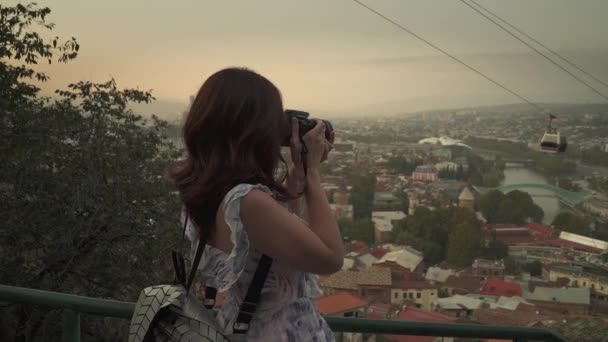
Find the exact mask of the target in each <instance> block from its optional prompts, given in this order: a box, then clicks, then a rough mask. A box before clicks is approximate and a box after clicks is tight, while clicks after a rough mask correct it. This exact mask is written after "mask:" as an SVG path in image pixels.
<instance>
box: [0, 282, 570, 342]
mask: <svg viewBox="0 0 608 342" xmlns="http://www.w3.org/2000/svg"><path fill="white" fill-rule="evenodd" d="M0 302H7V303H15V304H29V305H41V306H48V307H53V308H61V309H63V341H64V342H77V341H80V314H81V313H84V314H91V315H99V316H105V317H118V318H124V319H130V318H131V315H132V314H133V310H134V308H135V303H128V302H119V301H115V300H106V299H97V298H90V297H82V296H75V295H70V294H64V293H57V292H49V291H42V290H35V289H28V288H22V287H13V286H5V285H0ZM325 318H326V320H327V323H328V324H329V326H330V327H331V329H332V330H333V331H335V332H355V333H368V334H388V335H417V336H444V337H462V338H486V339H489V338H494V339H511V340H514V341H518V342H520V341H547V342H564V341H565V340H564V339H563V338H561V337H560V336H558V335H557V334H555V333H554V332H552V331H550V330H547V329H540V328H526V327H512V326H497V325H479V324H461V323H427V322H414V321H391V320H383V319H362V318H344V317H332V316H328V317H325Z"/></svg>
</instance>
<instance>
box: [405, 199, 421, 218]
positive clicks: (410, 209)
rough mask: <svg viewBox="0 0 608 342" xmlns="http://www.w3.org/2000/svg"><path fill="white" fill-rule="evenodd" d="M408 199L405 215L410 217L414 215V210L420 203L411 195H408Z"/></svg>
mask: <svg viewBox="0 0 608 342" xmlns="http://www.w3.org/2000/svg"><path fill="white" fill-rule="evenodd" d="M408 197H409V202H410V203H409V207H408V209H407V214H408V215H410V216H412V215H414V214H415V213H416V208H417V207H418V205H420V201H418V198H417V197H416V196H413V195H411V194H410V195H408Z"/></svg>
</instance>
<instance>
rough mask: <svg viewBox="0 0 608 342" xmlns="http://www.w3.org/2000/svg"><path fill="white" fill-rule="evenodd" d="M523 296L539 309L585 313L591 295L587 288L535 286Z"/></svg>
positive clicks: (588, 307)
mask: <svg viewBox="0 0 608 342" xmlns="http://www.w3.org/2000/svg"><path fill="white" fill-rule="evenodd" d="M524 298H525V299H526V300H527V301H529V302H531V303H533V304H534V305H536V306H538V307H539V308H541V309H544V310H548V311H554V312H559V313H561V314H565V315H587V314H588V313H589V309H590V304H591V296H590V291H589V289H588V288H575V287H568V288H551V287H541V286H537V287H535V288H534V291H532V292H527V293H524Z"/></svg>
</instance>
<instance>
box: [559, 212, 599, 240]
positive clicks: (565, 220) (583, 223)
mask: <svg viewBox="0 0 608 342" xmlns="http://www.w3.org/2000/svg"><path fill="white" fill-rule="evenodd" d="M551 224H552V225H553V226H554V227H556V228H558V229H560V230H563V231H566V232H570V233H574V234H580V235H585V236H591V221H590V220H589V219H587V218H585V217H582V216H579V215H576V214H573V213H571V212H567V211H564V212H560V213H559V214H557V216H555V218H554V219H553V222H552V223H551Z"/></svg>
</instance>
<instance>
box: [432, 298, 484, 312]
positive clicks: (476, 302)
mask: <svg viewBox="0 0 608 342" xmlns="http://www.w3.org/2000/svg"><path fill="white" fill-rule="evenodd" d="M483 302H484V301H483V300H481V299H478V298H473V297H469V296H463V295H454V296H452V297H447V298H439V299H437V307H438V308H441V309H444V310H475V309H477V308H479V307H481V305H482V304H483Z"/></svg>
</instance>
